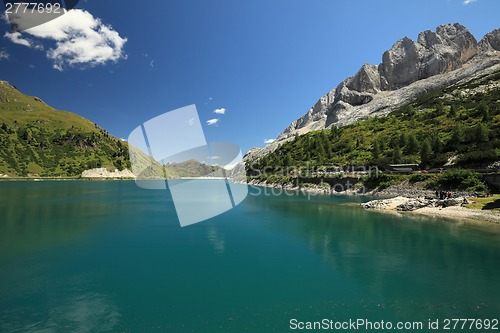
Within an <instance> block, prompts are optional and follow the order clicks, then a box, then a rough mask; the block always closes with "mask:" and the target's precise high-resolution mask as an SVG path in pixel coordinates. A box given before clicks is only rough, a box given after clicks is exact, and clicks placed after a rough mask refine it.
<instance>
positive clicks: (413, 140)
mask: <svg viewBox="0 0 500 333" xmlns="http://www.w3.org/2000/svg"><path fill="white" fill-rule="evenodd" d="M417 151H418V140H417V137H416V136H415V133H413V132H412V133H410V135H409V136H408V153H410V154H415V153H416V152H417Z"/></svg>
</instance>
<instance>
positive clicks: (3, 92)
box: [0, 81, 130, 177]
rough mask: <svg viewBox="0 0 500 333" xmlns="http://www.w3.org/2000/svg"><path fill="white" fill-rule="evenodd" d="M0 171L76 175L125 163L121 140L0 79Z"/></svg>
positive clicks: (118, 166)
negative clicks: (91, 169) (88, 170)
mask: <svg viewBox="0 0 500 333" xmlns="http://www.w3.org/2000/svg"><path fill="white" fill-rule="evenodd" d="M0 146H1V147H2V148H1V149H0V173H4V174H8V175H10V176H28V175H39V176H51V177H52V176H56V177H57V176H62V177H72V176H78V175H79V174H80V173H81V172H82V171H83V170H85V169H89V168H95V167H107V168H109V169H115V168H118V169H122V168H125V167H127V168H128V167H130V165H129V164H130V163H129V159H128V149H127V144H126V143H123V142H122V141H120V140H119V139H117V138H115V137H113V136H111V135H109V134H108V133H107V132H106V131H105V130H104V129H102V128H100V127H99V126H97V125H96V124H94V123H93V122H91V121H89V120H87V119H85V118H83V117H81V116H78V115H76V114H74V113H71V112H65V111H59V110H55V109H53V108H51V107H50V106H48V105H46V104H45V103H44V102H43V101H41V100H40V99H38V98H35V97H32V96H27V95H24V94H23V93H21V92H19V91H18V90H17V89H16V88H14V87H13V86H11V85H10V84H8V83H7V82H5V81H0Z"/></svg>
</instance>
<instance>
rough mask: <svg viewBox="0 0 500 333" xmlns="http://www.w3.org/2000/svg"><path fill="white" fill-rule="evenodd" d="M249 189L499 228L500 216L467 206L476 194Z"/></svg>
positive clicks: (323, 187) (398, 188) (405, 188)
mask: <svg viewBox="0 0 500 333" xmlns="http://www.w3.org/2000/svg"><path fill="white" fill-rule="evenodd" d="M248 185H252V186H262V187H267V188H273V189H282V190H287V191H300V192H303V193H307V194H308V195H352V196H366V197H381V198H382V199H376V200H371V201H368V202H365V203H363V204H361V207H362V208H364V209H370V210H377V211H381V212H386V213H399V214H406V213H408V214H420V215H425V216H426V217H430V218H436V217H438V218H445V219H452V220H455V221H457V220H458V221H464V220H467V221H474V222H480V223H484V222H486V223H494V224H500V213H499V212H495V211H485V210H478V209H471V208H467V207H465V206H464V204H468V203H470V202H471V200H473V198H474V193H469V192H454V193H453V197H452V198H446V199H442V200H440V199H437V198H435V195H436V194H435V191H432V190H425V189H420V188H417V187H415V186H411V185H409V184H407V183H406V184H398V185H393V186H390V187H388V188H386V189H383V190H379V189H373V190H370V191H366V189H365V188H364V187H363V186H360V187H357V188H354V187H353V188H351V189H348V190H346V191H343V192H334V191H332V189H331V187H330V186H329V185H328V184H320V185H314V184H307V185H305V186H298V187H297V186H292V185H291V184H285V185H282V184H268V183H266V182H257V181H250V182H248Z"/></svg>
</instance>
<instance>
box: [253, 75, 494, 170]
mask: <svg viewBox="0 0 500 333" xmlns="http://www.w3.org/2000/svg"><path fill="white" fill-rule="evenodd" d="M499 101H500V72H497V73H496V74H493V75H490V76H487V77H482V78H479V79H476V80H474V81H471V82H469V83H467V84H463V85H460V86H455V87H450V88H448V89H445V90H443V91H440V92H437V93H433V94H429V95H426V96H423V97H421V98H420V99H418V100H417V101H415V102H414V103H412V104H411V105H407V106H405V107H404V108H402V109H400V110H398V111H396V112H394V113H392V114H390V115H388V116H385V117H378V118H372V119H368V120H364V121H360V122H357V123H355V124H352V125H349V126H346V127H343V128H336V127H334V128H332V129H328V130H322V131H314V132H310V133H307V134H305V135H301V136H296V137H295V139H294V140H292V141H289V142H287V143H284V144H282V145H281V146H280V147H279V148H278V149H277V150H276V151H274V152H273V153H271V154H269V155H267V156H264V157H262V158H260V159H258V160H256V161H252V162H251V163H250V164H249V165H247V167H248V174H249V175H250V176H255V175H260V180H265V179H266V178H269V177H267V176H266V175H273V177H272V178H273V179H278V178H279V177H278V178H276V175H277V174H278V173H279V174H280V175H282V176H285V177H286V176H287V174H286V173H283V172H282V170H283V169H286V170H288V171H289V170H290V168H292V169H293V168H296V167H303V166H308V168H312V169H314V168H319V167H329V166H334V165H335V166H340V167H345V166H352V165H354V166H378V167H379V168H380V169H382V170H384V169H386V168H387V166H388V165H389V164H398V163H418V164H420V167H421V168H423V169H430V168H440V167H442V166H443V165H444V164H445V163H446V162H447V161H449V160H450V159H452V160H453V161H454V162H453V163H454V165H455V166H456V167H463V168H485V167H486V166H487V165H488V164H490V163H492V162H495V161H498V160H500V103H499ZM288 171H287V172H288ZM288 174H290V172H288Z"/></svg>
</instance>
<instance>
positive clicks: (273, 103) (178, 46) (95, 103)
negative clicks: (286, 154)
mask: <svg viewBox="0 0 500 333" xmlns="http://www.w3.org/2000/svg"><path fill="white" fill-rule="evenodd" d="M76 8H78V9H79V12H78V13H77V14H78V15H76V14H75V15H73V16H68V17H67V18H66V21H71V20H72V21H71V22H69V23H68V22H67V24H69V25H75V27H76V28H78V29H81V31H82V32H83V37H82V35H81V34H80V36H79V37H78V36H76V37H77V38H80V40H78V42H80V43H81V44H80V45H84V46H85V47H87V48H86V49H85V47H84V48H83V49H82V51H81V52H80V51H78V52H77V51H75V50H73V51H74V52H73V53H72V49H71V45H70V42H71V40H72V39H73V38H74V37H75V36H71V35H70V33H68V31H66V35H57V34H52V35H50V34H49V33H46V32H43V31H40V30H38V31H37V32H36V33H35V32H34V33H33V34H29V33H26V32H23V33H21V34H20V35H12V34H10V28H9V26H8V25H7V24H6V23H2V24H1V25H0V27H2V29H3V30H4V31H2V32H1V35H0V73H1V75H0V79H3V80H7V81H10V82H11V83H12V84H14V85H15V86H17V87H18V88H19V89H20V90H21V91H23V92H25V93H27V94H30V95H36V96H39V97H40V98H42V99H44V100H45V101H46V102H47V103H48V104H49V105H51V106H53V107H55V108H58V109H64V110H69V111H72V112H75V113H78V114H80V115H82V116H84V117H86V118H89V119H91V120H92V121H94V122H96V123H98V124H99V125H101V126H102V127H104V128H106V129H107V130H108V131H109V132H110V133H112V134H113V135H115V136H118V137H122V138H126V137H128V134H129V133H130V132H131V131H132V130H133V129H134V128H135V127H137V126H138V125H140V124H141V123H143V122H144V121H146V120H148V119H150V118H152V117H155V116H157V115H160V114H162V113H164V112H167V111H170V110H173V109H176V108H180V107H183V106H186V105H190V104H196V106H197V108H198V112H199V114H200V119H201V120H202V123H203V126H204V131H205V135H206V137H207V139H208V140H209V141H229V142H234V143H237V144H239V145H240V146H241V147H242V150H243V151H246V150H248V149H249V148H251V147H252V146H263V145H264V140H265V139H269V138H275V137H276V136H278V135H279V133H280V132H281V131H282V130H283V129H284V128H285V127H286V126H288V125H289V124H290V123H291V122H292V121H294V120H295V119H297V118H298V117H300V116H301V115H303V114H304V113H305V112H306V111H307V110H308V109H309V108H310V107H311V106H312V105H313V104H314V103H315V102H316V101H317V100H318V99H319V98H320V97H321V96H322V95H323V94H325V93H326V92H327V91H329V90H330V89H332V88H333V87H335V86H336V85H337V84H338V83H339V82H341V81H342V80H343V79H345V78H346V77H348V76H351V75H354V74H355V73H356V71H357V70H358V69H359V67H361V65H362V64H363V63H372V64H378V63H380V61H381V58H382V53H383V51H385V50H386V49H388V48H390V47H391V45H392V44H393V43H394V42H396V40H397V39H400V38H402V37H404V36H408V37H410V38H412V39H416V37H417V35H418V33H419V32H420V31H423V30H427V29H430V30H434V29H435V28H436V26H438V25H440V24H445V23H454V22H460V23H462V24H463V25H465V26H466V27H467V28H468V29H469V30H470V31H471V32H472V34H474V36H475V37H476V38H477V39H478V40H479V39H480V38H482V36H483V35H484V34H486V33H487V32H489V31H491V30H493V29H495V28H500V20H499V18H498V17H499V16H498V13H499V12H500V1H498V0H476V1H470V0H468V1H465V2H464V0H429V1H427V0H419V1H389V0H386V1H384V0H379V1H374V0H370V1H337V0H300V1H299V0H287V1H282V0H273V1H263V0H253V1H234V0H212V1H200V0H198V1H194V0H182V1H180V0H179V1H170V0H164V1H151V0H144V1H140V2H138V1H129V0H122V1H113V2H111V1H98V0H88V1H80V3H79V4H78V5H77V7H76ZM67 15H69V14H66V16H67ZM58 20H59V19H58ZM55 21H56V20H54V21H52V22H55ZM53 25H54V26H55V27H56V29H57V27H58V26H60V25H61V24H60V23H57V24H56V23H54V24H53ZM89 29H90V30H89ZM92 29H93V30H98V31H99V34H97V35H96V36H97V37H96V36H94V35H93V34H92ZM87 32H88V33H89V34H88V35H85V33H87ZM85 36H87V37H88V39H90V42H89V40H85V38H87V37H85ZM82 38H83V39H82ZM15 41H17V43H15ZM56 42H57V43H58V44H56ZM92 43H94V44H92ZM103 43H104V44H103ZM106 43H107V44H108V45H106ZM92 45H94V47H93V46H92ZM221 108H223V109H225V112H224V114H222V111H219V113H214V110H216V109H221ZM211 119H218V121H217V122H216V123H214V122H215V121H212V123H213V124H212V125H208V124H207V121H209V120H211Z"/></svg>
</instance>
